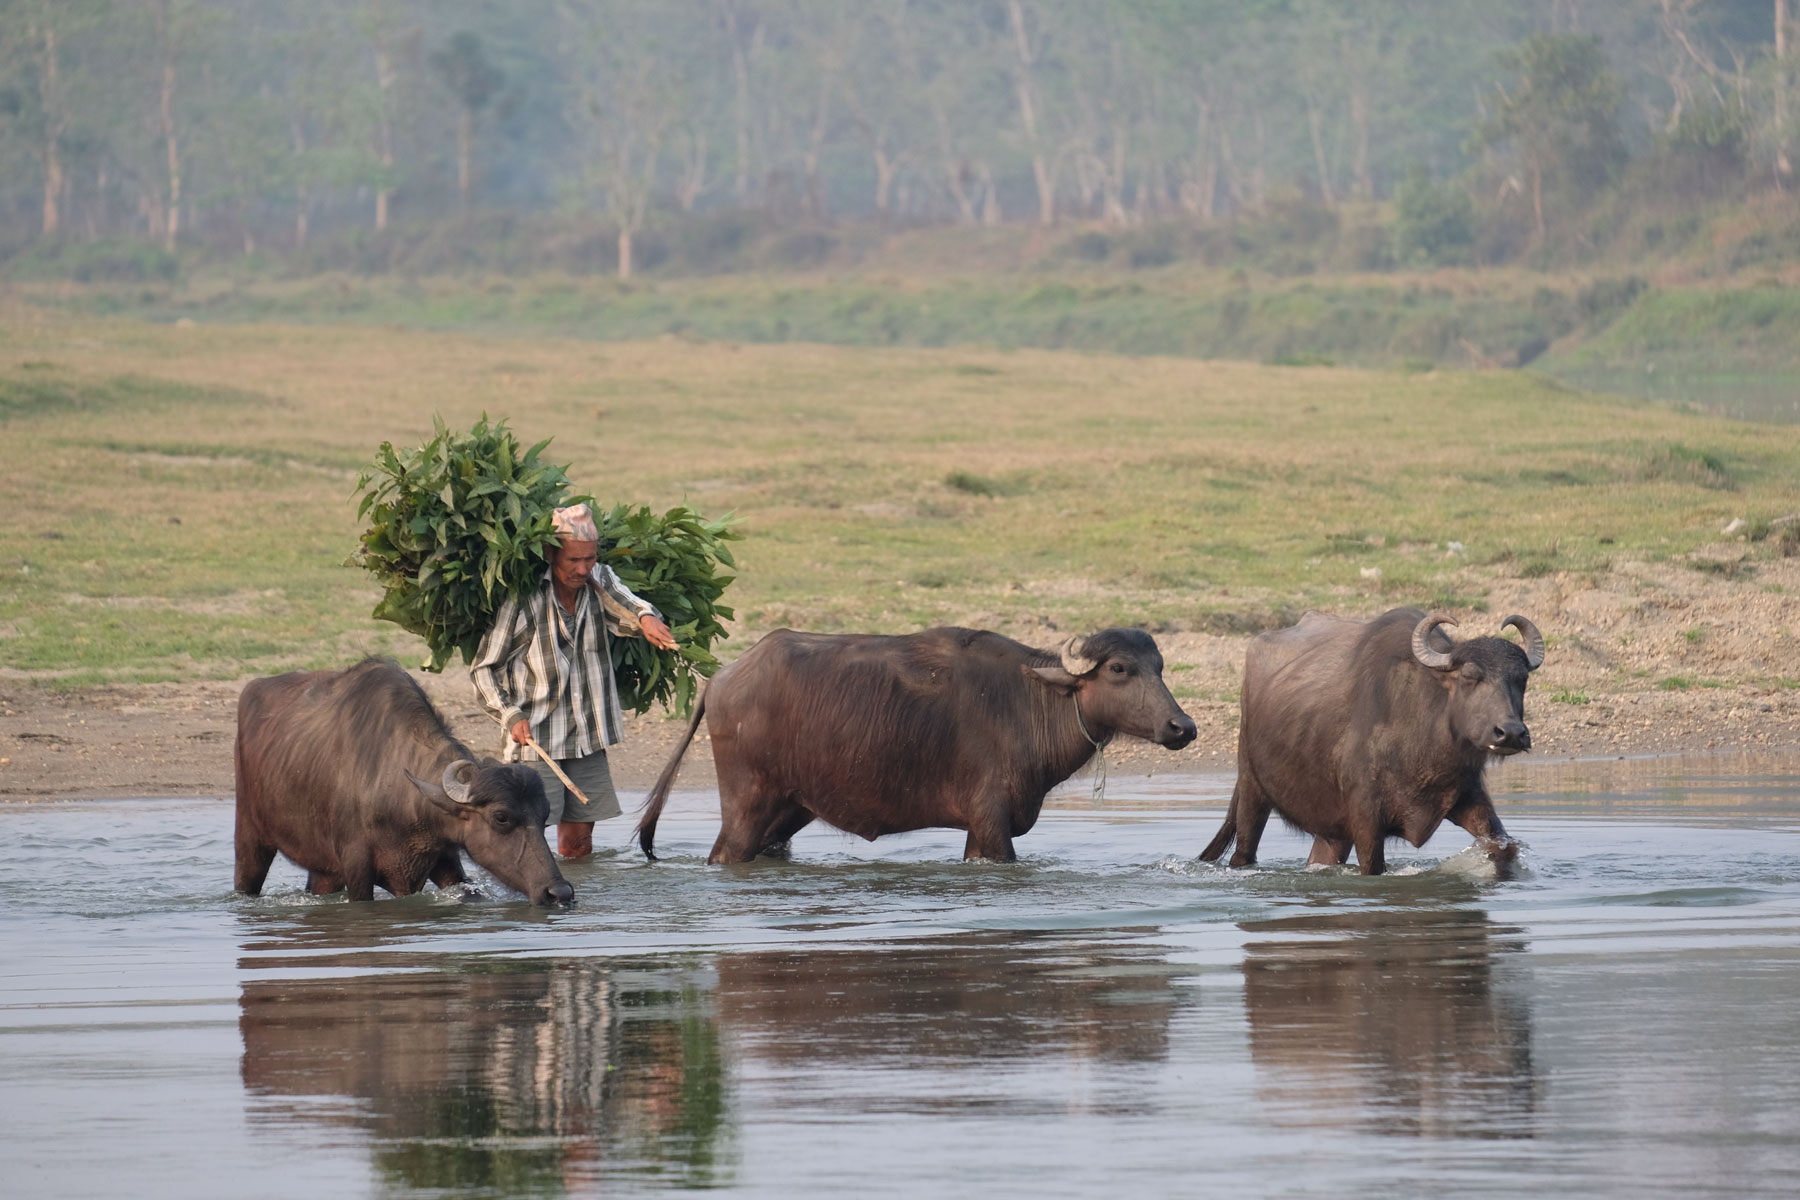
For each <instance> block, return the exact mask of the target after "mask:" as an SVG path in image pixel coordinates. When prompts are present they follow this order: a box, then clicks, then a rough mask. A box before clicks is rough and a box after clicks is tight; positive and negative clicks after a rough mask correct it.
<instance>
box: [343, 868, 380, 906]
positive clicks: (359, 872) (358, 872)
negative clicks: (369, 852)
mask: <svg viewBox="0 0 1800 1200" xmlns="http://www.w3.org/2000/svg"><path fill="white" fill-rule="evenodd" d="M352 861H353V862H354V863H355V865H353V866H352V867H350V869H349V870H347V871H345V872H344V892H345V894H346V895H348V896H349V897H350V899H352V900H373V899H374V898H375V864H374V863H372V862H369V861H367V859H366V858H359V859H354V860H352Z"/></svg>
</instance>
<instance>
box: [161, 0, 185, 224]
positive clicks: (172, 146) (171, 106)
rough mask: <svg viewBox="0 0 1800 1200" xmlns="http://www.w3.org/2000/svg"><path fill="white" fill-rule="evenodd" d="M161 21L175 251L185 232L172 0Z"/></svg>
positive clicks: (170, 220) (169, 213) (165, 142)
mask: <svg viewBox="0 0 1800 1200" xmlns="http://www.w3.org/2000/svg"><path fill="white" fill-rule="evenodd" d="M157 24H158V25H159V26H160V31H161V33H162V54H163V63H162V130H163V148H164V150H165V151H166V152H167V157H168V168H169V207H168V211H167V212H166V213H165V214H164V216H165V217H166V219H167V224H165V225H164V226H163V249H164V250H167V251H168V252H169V253H171V254H173V253H174V252H175V239H176V238H177V237H179V236H180V235H181V149H180V146H179V145H178V144H177V142H176V138H175V30H174V28H173V22H172V20H171V18H170V15H169V0H163V4H162V8H161V10H160V17H159V19H158V22H157Z"/></svg>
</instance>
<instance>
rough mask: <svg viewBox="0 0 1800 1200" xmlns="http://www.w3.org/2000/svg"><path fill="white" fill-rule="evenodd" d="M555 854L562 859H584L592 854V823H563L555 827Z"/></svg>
mask: <svg viewBox="0 0 1800 1200" xmlns="http://www.w3.org/2000/svg"><path fill="white" fill-rule="evenodd" d="M556 852H557V853H558V854H560V855H562V856H563V857H564V858H586V857H587V856H588V855H590V854H592V853H593V852H594V823H593V822H592V821H564V822H563V823H562V824H560V825H558V826H557V827H556Z"/></svg>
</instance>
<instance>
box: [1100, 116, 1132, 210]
mask: <svg viewBox="0 0 1800 1200" xmlns="http://www.w3.org/2000/svg"><path fill="white" fill-rule="evenodd" d="M1129 137H1130V135H1129V134H1128V133H1127V132H1126V129H1125V122H1123V121H1119V122H1116V123H1115V124H1114V125H1113V129H1112V170H1111V171H1109V172H1108V173H1107V176H1106V188H1105V192H1104V193H1103V194H1104V196H1105V198H1106V199H1105V204H1106V219H1107V220H1108V221H1109V222H1111V223H1112V224H1114V225H1128V224H1130V220H1129V219H1128V218H1127V217H1126V215H1125V147H1126V142H1127V140H1128V139H1129Z"/></svg>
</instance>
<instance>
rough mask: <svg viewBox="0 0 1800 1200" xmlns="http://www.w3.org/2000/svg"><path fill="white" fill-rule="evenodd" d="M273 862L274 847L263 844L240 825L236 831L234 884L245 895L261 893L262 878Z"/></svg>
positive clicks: (265, 877)
mask: <svg viewBox="0 0 1800 1200" xmlns="http://www.w3.org/2000/svg"><path fill="white" fill-rule="evenodd" d="M274 862H275V847H273V846H265V845H263V844H261V843H260V842H258V841H257V840H256V839H255V838H254V837H252V836H250V835H249V834H247V833H246V832H245V831H244V829H243V827H242V825H241V824H240V826H239V827H238V831H237V871H236V873H235V876H236V877H235V880H234V886H235V887H236V888H237V890H238V891H240V892H242V893H244V895H246V896H260V895H262V886H263V880H265V879H267V878H268V877H269V867H270V866H271V865H273V863H274Z"/></svg>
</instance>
